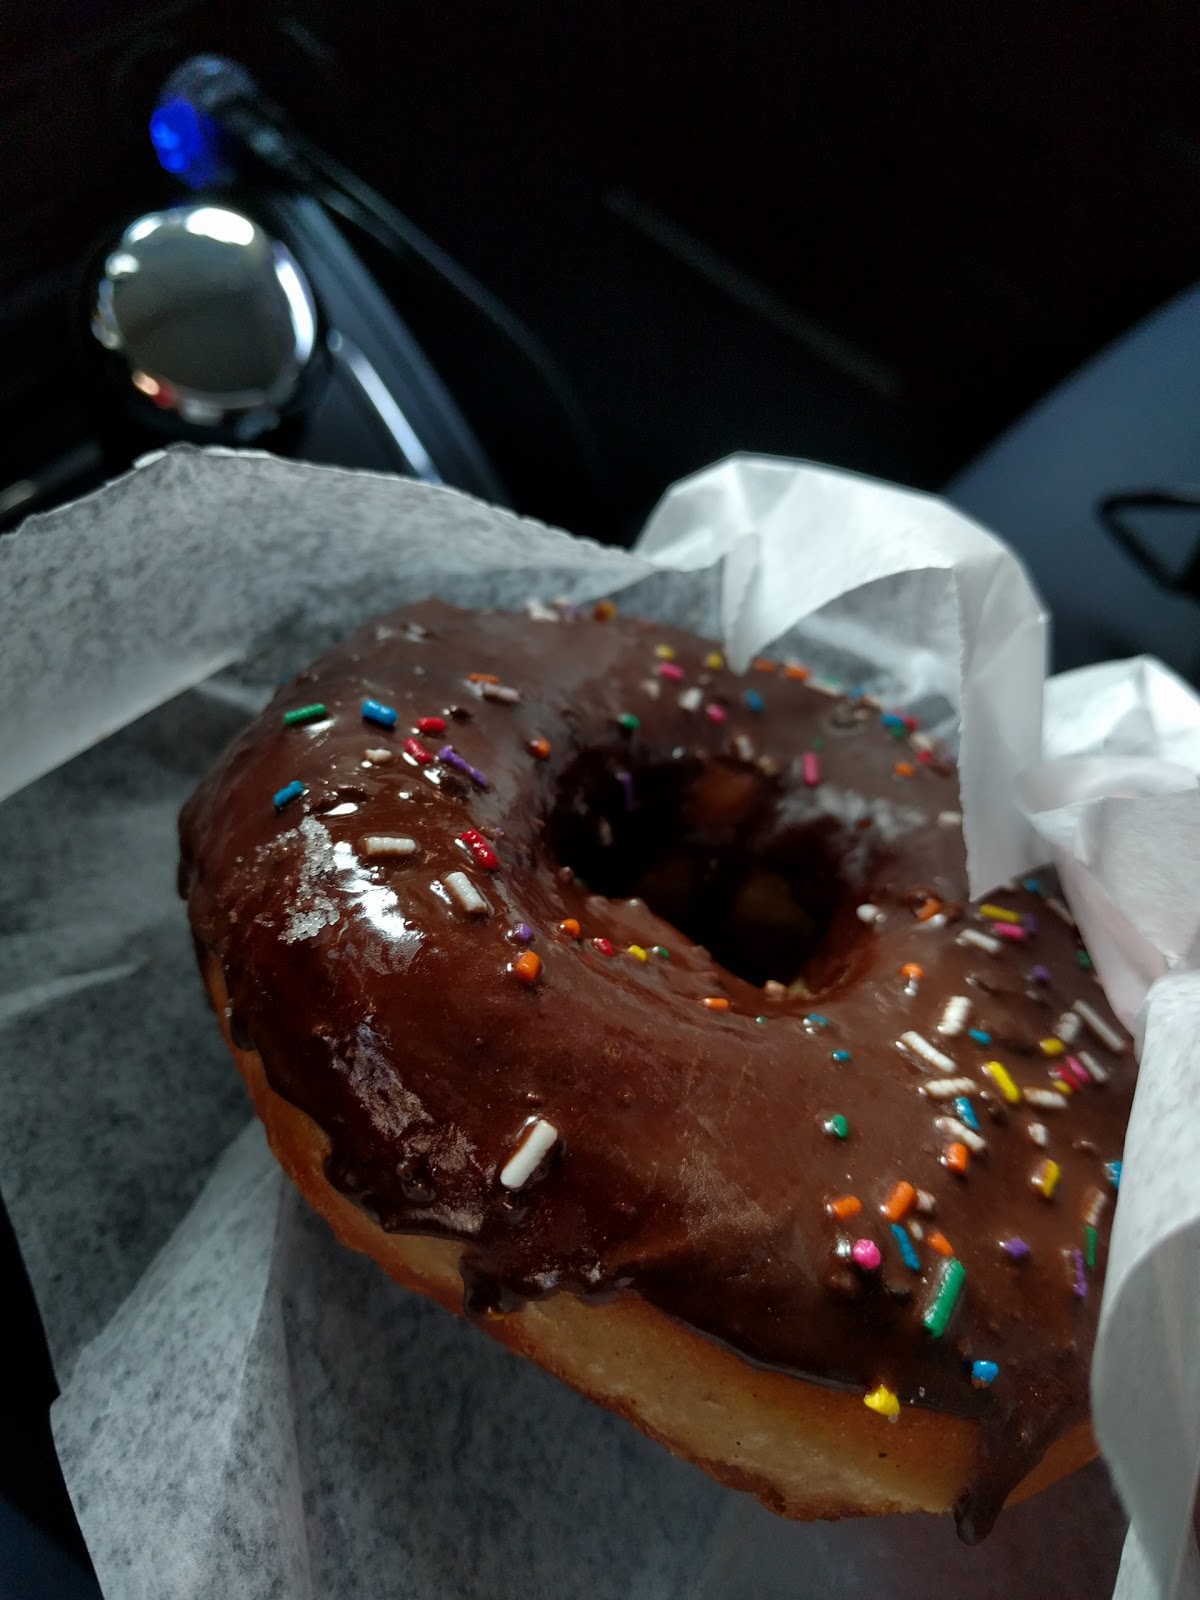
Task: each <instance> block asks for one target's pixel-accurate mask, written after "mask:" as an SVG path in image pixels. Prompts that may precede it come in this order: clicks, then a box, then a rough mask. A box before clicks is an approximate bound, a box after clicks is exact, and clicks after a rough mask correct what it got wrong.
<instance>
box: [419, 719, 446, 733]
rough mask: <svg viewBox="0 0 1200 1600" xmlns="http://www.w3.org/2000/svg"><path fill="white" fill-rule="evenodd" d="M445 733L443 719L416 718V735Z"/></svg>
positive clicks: (444, 720) (444, 721)
mask: <svg viewBox="0 0 1200 1600" xmlns="http://www.w3.org/2000/svg"><path fill="white" fill-rule="evenodd" d="M445 731H446V719H445V717H418V718H417V732H418V733H445Z"/></svg>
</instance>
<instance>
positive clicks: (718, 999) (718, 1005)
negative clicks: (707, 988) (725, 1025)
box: [700, 994, 729, 1011]
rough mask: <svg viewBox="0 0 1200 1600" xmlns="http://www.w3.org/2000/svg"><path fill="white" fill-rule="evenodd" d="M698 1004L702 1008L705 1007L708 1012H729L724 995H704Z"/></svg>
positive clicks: (727, 1002)
mask: <svg viewBox="0 0 1200 1600" xmlns="http://www.w3.org/2000/svg"><path fill="white" fill-rule="evenodd" d="M700 1004H701V1005H702V1006H707V1007H708V1009H709V1010H710V1011H728V1010H729V1001H728V1000H726V998H725V996H724V995H720V994H708V995H705V997H704V999H703V1000H701V1002H700Z"/></svg>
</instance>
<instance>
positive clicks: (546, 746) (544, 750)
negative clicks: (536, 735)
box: [529, 739, 550, 761]
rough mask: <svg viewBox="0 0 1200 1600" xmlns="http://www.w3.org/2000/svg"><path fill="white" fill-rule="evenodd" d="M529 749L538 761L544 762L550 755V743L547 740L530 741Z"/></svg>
mask: <svg viewBox="0 0 1200 1600" xmlns="http://www.w3.org/2000/svg"><path fill="white" fill-rule="evenodd" d="M529 749H530V752H531V753H532V754H533V755H535V756H536V757H537V758H538V760H539V761H545V759H546V757H547V756H548V755H549V754H550V741H549V739H530V741H529Z"/></svg>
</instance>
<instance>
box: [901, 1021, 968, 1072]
mask: <svg viewBox="0 0 1200 1600" xmlns="http://www.w3.org/2000/svg"><path fill="white" fill-rule="evenodd" d="M896 1043H897V1044H898V1045H899V1046H900V1047H901V1049H903V1050H907V1051H909V1052H910V1053H911V1054H912V1055H914V1056H920V1058H921V1060H922V1061H926V1062H928V1063H929V1065H930V1066H931V1067H936V1068H937V1069H938V1071H939V1072H955V1071H957V1069H958V1063H957V1061H952V1060H951V1059H950V1057H949V1056H948V1055H946V1054H944V1053H943V1052H942V1051H941V1050H939V1049H938V1048H937V1046H936V1045H933V1044H930V1042H929V1040H928V1039H925V1038H922V1036H921V1035H920V1034H919V1033H913V1032H911V1031H910V1032H909V1033H902V1034H901V1035H900V1037H899V1039H897V1041H896Z"/></svg>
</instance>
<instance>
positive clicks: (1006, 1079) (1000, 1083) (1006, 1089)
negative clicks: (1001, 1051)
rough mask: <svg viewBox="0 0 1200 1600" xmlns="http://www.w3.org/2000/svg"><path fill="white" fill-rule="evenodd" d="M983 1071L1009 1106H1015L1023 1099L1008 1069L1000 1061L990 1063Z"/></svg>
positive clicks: (987, 1063) (986, 1064)
mask: <svg viewBox="0 0 1200 1600" xmlns="http://www.w3.org/2000/svg"><path fill="white" fill-rule="evenodd" d="M983 1070H984V1072H986V1073H987V1075H988V1077H989V1078H990V1079H991V1080H992V1082H993V1083H994V1084H995V1085H996V1087H997V1089H999V1091H1000V1093H1001V1094H1002V1095H1003V1096H1004V1098H1005V1099H1006V1100H1007V1101H1008V1103H1009V1105H1010V1106H1015V1105H1016V1103H1017V1101H1018V1100H1019V1099H1020V1098H1021V1091H1020V1089H1018V1088H1017V1086H1016V1084H1015V1083H1014V1082H1013V1081H1012V1077H1011V1075H1010V1073H1009V1071H1008V1068H1007V1067H1003V1066H1001V1065H1000V1063H999V1062H998V1061H988V1062H986V1063H985V1065H984V1068H983Z"/></svg>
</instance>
